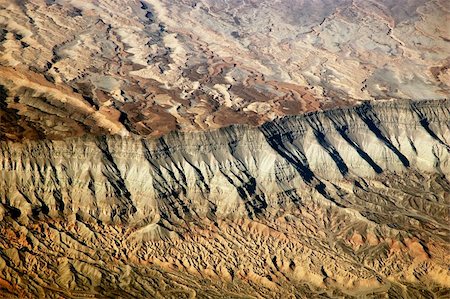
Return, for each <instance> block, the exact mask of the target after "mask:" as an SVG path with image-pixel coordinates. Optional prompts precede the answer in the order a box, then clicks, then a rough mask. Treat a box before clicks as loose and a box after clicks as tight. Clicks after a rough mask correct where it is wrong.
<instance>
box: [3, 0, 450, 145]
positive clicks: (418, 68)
mask: <svg viewBox="0 0 450 299" xmlns="http://www.w3.org/2000/svg"><path fill="white" fill-rule="evenodd" d="M449 3H450V2H449V1H446V0H377V1H367V0H280V1H273V0H246V1H242V0H239V1H236V0H195V1H194V0H177V1H173V0H151V1H145V0H142V1H139V0H91V1H86V0H27V1H22V0H0V86H2V89H0V139H12V140H18V139H22V138H36V137H42V136H46V137H48V138H52V139H55V138H60V139H61V138H64V137H75V136H80V135H82V134H83V133H86V132H88V133H94V134H107V133H108V132H111V133H113V134H122V135H125V134H126V133H127V132H133V133H135V134H139V135H145V136H161V135H164V134H166V133H168V132H170V131H174V130H181V131H198V130H209V129H216V128H220V127H226V126H228V125H230V124H252V125H260V124H262V123H263V122H265V121H267V120H271V119H274V118H277V117H279V116H284V115H296V114H299V113H303V112H310V111H318V110H321V109H328V108H330V107H346V106H351V105H354V104H356V103H358V102H360V101H365V100H387V99H442V98H448V95H449V94H450V85H449V82H450V69H449V66H450V58H449V55H448V53H450V43H449V41H450V31H449V30H448V26H446V25H447V24H448V23H449V22H450V4H449ZM5 93H6V94H7V97H6V99H5V100H4V101H3V100H2V98H3V94H5ZM5 107H7V109H6V108H5ZM5 115H6V116H5ZM5 123H6V124H5Z"/></svg>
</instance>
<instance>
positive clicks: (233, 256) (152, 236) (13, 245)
mask: <svg viewBox="0 0 450 299" xmlns="http://www.w3.org/2000/svg"><path fill="white" fill-rule="evenodd" d="M449 120H450V102H449V101H448V100H437V101H420V102H416V101H400V102H380V103H377V104H370V103H366V104H363V105H360V106H357V107H353V108H346V109H337V110H330V111H326V112H320V113H310V114H306V115H302V116H290V117H284V118H280V119H277V120H275V121H273V122H268V123H266V124H264V125H262V126H260V127H258V128H255V127H248V126H231V127H227V128H222V129H219V130H216V131H210V132H197V133H180V132H175V133H171V134H169V135H166V136H164V137H161V138H159V139H142V138H137V137H118V136H101V137H88V136H85V137H81V138H71V139H65V140H57V141H56V140H53V141H52V140H42V141H23V142H22V143H14V142H6V141H5V142H2V143H0V170H1V177H2V179H1V180H0V191H1V192H0V200H1V206H0V215H1V218H2V222H1V223H0V230H1V232H2V233H1V234H0V248H1V249H0V287H1V288H2V290H4V291H5V292H8V294H9V295H11V296H14V295H15V296H44V295H45V296H48V297H59V296H63V297H77V296H78V297H83V296H90V295H91V296H100V297H105V296H106V297H108V296H110V297H114V296H122V297H124V296H133V297H161V298H167V297H179V296H181V295H183V296H186V297H187V296H195V295H197V296H199V297H220V296H223V297H227V298H228V297H238V296H239V295H243V294H244V295H248V296H256V295H259V296H262V297H267V298H273V297H280V298H286V296H288V295H289V294H298V295H300V296H306V297H308V298H310V297H321V296H322V297H342V296H357V295H367V296H369V295H370V296H374V297H378V296H384V295H388V296H390V297H393V298H395V297H405V296H409V297H415V298H419V297H421V296H422V297H426V298H429V297H433V296H437V297H439V296H443V295H445V294H448V292H449V288H450V273H449V272H448V261H447V260H446V259H445V257H446V254H447V253H448V250H449V248H448V244H449V243H448V242H449V230H448V221H449V219H448V208H449V201H450V183H449V175H450V159H449V157H450V121H449ZM9 295H8V296H9Z"/></svg>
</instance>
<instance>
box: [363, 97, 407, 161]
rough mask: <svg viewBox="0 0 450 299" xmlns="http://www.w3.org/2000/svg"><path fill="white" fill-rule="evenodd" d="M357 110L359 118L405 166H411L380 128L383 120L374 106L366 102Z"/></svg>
mask: <svg viewBox="0 0 450 299" xmlns="http://www.w3.org/2000/svg"><path fill="white" fill-rule="evenodd" d="M355 110H356V113H357V114H358V116H359V118H360V119H361V120H362V121H363V122H364V123H365V124H366V125H367V127H368V128H369V129H370V130H371V131H372V132H373V133H374V134H375V136H377V138H378V139H380V140H381V141H383V143H384V144H385V145H386V146H387V147H388V148H389V149H390V150H391V151H392V152H393V153H394V154H395V155H396V156H397V157H398V159H399V160H400V162H401V163H402V164H403V166H405V167H409V166H410V163H409V160H408V158H406V156H405V155H403V154H402V153H401V152H400V151H399V150H398V149H397V148H396V147H395V146H394V145H393V144H392V142H391V141H390V140H389V139H388V138H387V137H386V136H384V134H383V132H382V131H381V129H380V126H381V121H380V120H379V119H378V117H377V116H376V114H375V112H374V111H373V108H372V106H371V105H370V104H369V103H365V104H364V105H361V106H360V107H357V108H356V109H355Z"/></svg>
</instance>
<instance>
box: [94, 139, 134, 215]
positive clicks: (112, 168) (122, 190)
mask: <svg viewBox="0 0 450 299" xmlns="http://www.w3.org/2000/svg"><path fill="white" fill-rule="evenodd" d="M96 145H97V147H98V148H99V149H100V151H101V152H102V161H103V163H102V168H103V169H102V173H103V175H104V176H105V177H106V179H107V180H108V182H109V183H110V185H111V186H112V187H113V191H114V195H115V196H116V197H117V199H119V201H120V202H121V204H122V205H123V206H124V207H125V208H123V209H121V210H120V211H119V214H118V215H119V216H121V217H122V216H124V215H126V214H128V213H130V212H131V214H134V213H135V212H136V207H135V206H134V203H133V200H132V199H131V193H130V191H128V188H127V186H126V184H125V180H124V179H123V178H122V175H121V173H120V170H119V167H118V166H117V164H116V162H115V161H114V157H113V156H112V154H111V152H110V150H109V145H108V142H107V139H106V137H105V136H101V137H98V138H97V139H96Z"/></svg>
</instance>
